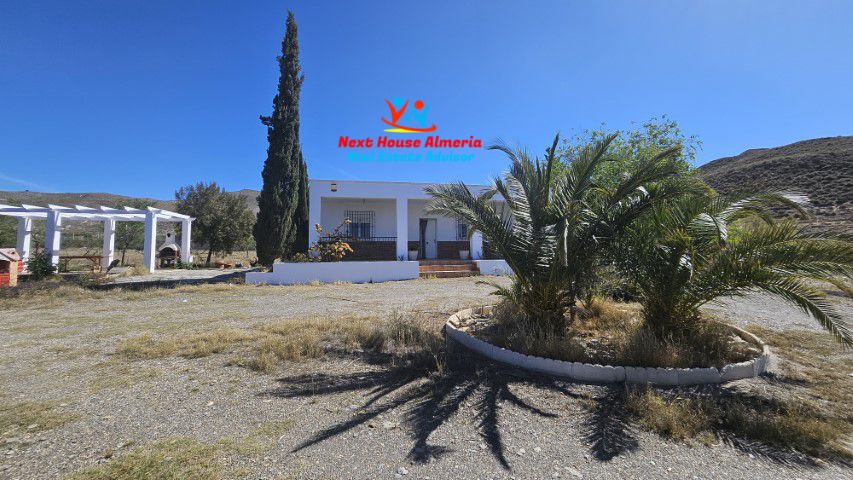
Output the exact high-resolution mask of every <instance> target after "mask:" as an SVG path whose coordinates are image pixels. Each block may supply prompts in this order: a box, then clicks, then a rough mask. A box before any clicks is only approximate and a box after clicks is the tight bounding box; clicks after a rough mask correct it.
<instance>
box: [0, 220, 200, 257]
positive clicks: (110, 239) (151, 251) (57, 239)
mask: <svg viewBox="0 0 853 480" xmlns="http://www.w3.org/2000/svg"><path fill="white" fill-rule="evenodd" d="M0 215H5V216H7V217H16V218H17V219H18V243H17V250H18V254H19V255H20V256H21V260H23V261H24V262H25V263H26V262H27V260H29V258H30V243H31V240H32V233H33V220H45V221H46V222H47V226H46V228H45V239H44V250H45V252H47V253H48V255H50V260H51V262H52V263H53V264H54V265H58V264H59V250H60V243H61V236H62V225H63V222H65V221H73V220H95V221H101V222H104V246H103V254H102V257H103V258H102V259H101V266H102V268H104V269H106V268H107V267H108V266H109V265H110V263H112V261H113V257H114V256H115V238H116V235H115V228H116V222H145V243H144V249H143V261H144V264H145V268H147V269H148V270H149V271H151V272H153V271H154V268H155V261H156V255H157V246H156V245H155V243H156V242H157V223H158V222H168V223H180V224H181V261H182V262H184V263H189V262H191V261H192V256H191V254H190V239H191V238H192V235H191V233H190V232H191V228H192V221H193V218H192V217H190V216H188V215H183V214H180V213H175V212H170V211H168V210H162V209H159V208H153V207H148V208H146V209H139V208H130V207H124V209H118V208H110V207H100V208H92V207H83V206H80V205H75V206H74V207H62V206H59V205H48V206H47V207H38V206H35V205H26V204H22V205H21V206H19V207H14V206H11V205H3V204H0Z"/></svg>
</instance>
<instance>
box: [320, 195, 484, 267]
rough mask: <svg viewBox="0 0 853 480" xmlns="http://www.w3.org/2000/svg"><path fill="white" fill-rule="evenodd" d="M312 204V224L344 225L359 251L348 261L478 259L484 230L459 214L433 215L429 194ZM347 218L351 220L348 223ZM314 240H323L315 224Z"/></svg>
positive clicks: (330, 227) (325, 200) (328, 199)
mask: <svg viewBox="0 0 853 480" xmlns="http://www.w3.org/2000/svg"><path fill="white" fill-rule="evenodd" d="M312 200H314V201H313V202H312V204H311V207H310V212H311V217H312V218H311V224H312V225H313V224H317V223H319V224H320V225H321V226H322V228H323V230H324V232H331V231H332V230H333V229H335V227H337V226H339V225H341V228H340V233H341V234H342V236H343V239H344V240H345V241H346V242H347V243H349V245H350V246H351V247H352V249H353V252H352V253H351V254H349V255H347V257H345V260H350V261H357V260H361V261H364V260H436V259H448V260H478V259H480V258H482V257H483V239H482V235H480V233H479V232H472V233H471V234H470V235H469V228H468V225H466V224H464V223H462V222H459V221H457V220H456V219H453V218H446V217H441V216H436V215H431V214H428V213H427V212H426V211H425V207H426V203H427V201H428V200H427V199H426V198H407V197H402V198H382V197H361V198H356V197H337V196H335V197H322V196H321V197H319V198H318V199H316V200H315V199H313V198H312ZM347 220H348V221H349V222H347ZM311 230H312V231H311V234H312V237H311V238H310V240H311V242H314V241H317V240H322V239H321V238H320V237H319V236H318V235H317V234H316V232H314V231H313V228H312V229H311Z"/></svg>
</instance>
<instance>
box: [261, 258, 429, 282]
mask: <svg viewBox="0 0 853 480" xmlns="http://www.w3.org/2000/svg"><path fill="white" fill-rule="evenodd" d="M418 274H419V270H418V262H396V261H387V262H306V263H282V262H278V263H275V264H274V265H273V271H272V272H266V273H262V272H249V273H247V274H246V283H265V284H268V285H296V284H304V283H311V282H321V283H331V282H352V283H368V282H387V281H393V280H411V279H414V278H418Z"/></svg>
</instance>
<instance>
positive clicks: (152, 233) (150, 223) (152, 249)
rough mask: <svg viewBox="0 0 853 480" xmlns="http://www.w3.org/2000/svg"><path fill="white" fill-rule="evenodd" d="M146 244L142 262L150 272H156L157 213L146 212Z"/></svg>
mask: <svg viewBox="0 0 853 480" xmlns="http://www.w3.org/2000/svg"><path fill="white" fill-rule="evenodd" d="M144 238H145V240H144V241H145V244H144V247H143V249H142V262H143V264H144V265H145V268H146V269H148V271H149V272H151V273H154V268H155V265H154V261H155V260H156V258H155V255H156V248H157V214H156V213H154V212H148V213H146V214H145V237H144Z"/></svg>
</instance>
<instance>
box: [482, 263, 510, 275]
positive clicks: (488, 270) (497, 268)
mask: <svg viewBox="0 0 853 480" xmlns="http://www.w3.org/2000/svg"><path fill="white" fill-rule="evenodd" d="M474 263H476V264H477V268H478V269H480V274H481V275H511V274H512V270H510V269H509V265H507V263H506V260H474Z"/></svg>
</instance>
